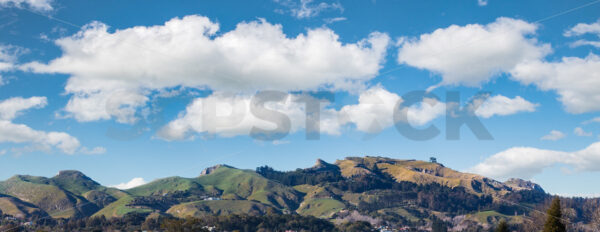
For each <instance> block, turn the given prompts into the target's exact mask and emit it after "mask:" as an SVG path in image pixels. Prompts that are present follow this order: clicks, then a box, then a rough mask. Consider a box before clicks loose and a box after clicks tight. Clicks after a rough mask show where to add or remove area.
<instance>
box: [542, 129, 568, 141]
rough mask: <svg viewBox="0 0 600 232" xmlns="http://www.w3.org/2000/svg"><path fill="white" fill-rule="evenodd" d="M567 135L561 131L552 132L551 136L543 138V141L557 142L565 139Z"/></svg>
mask: <svg viewBox="0 0 600 232" xmlns="http://www.w3.org/2000/svg"><path fill="white" fill-rule="evenodd" d="M565 136H566V135H565V134H564V133H562V132H560V131H557V130H552V131H550V133H549V134H547V135H544V136H542V138H540V139H541V140H551V141H556V140H559V139H563V138H564V137H565Z"/></svg>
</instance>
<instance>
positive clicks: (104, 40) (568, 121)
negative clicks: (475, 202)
mask: <svg viewBox="0 0 600 232" xmlns="http://www.w3.org/2000/svg"><path fill="white" fill-rule="evenodd" d="M598 12H600V2H599V1H583V0H582V1H579V0H577V1H528V2H526V3H524V2H523V1H496V0H489V1H485V2H483V1H477V0H473V1H470V0H469V1H459V2H449V1H402V2H400V1H347V2H346V1H344V2H341V1H340V2H336V1H326V2H323V1H318V0H313V1H293V0H277V1H271V0H265V1H257V2H255V3H254V4H248V5H246V4H245V2H238V1H176V2H172V1H102V2H100V1H15V0H4V1H0V35H1V36H0V48H1V50H0V76H1V79H0V80H1V81H0V83H2V84H1V85H0V110H1V111H0V163H1V168H0V179H6V178H8V177H10V176H12V175H14V174H30V175H41V176H52V175H54V174H56V173H57V172H58V171H59V170H65V169H76V170H80V171H82V172H84V173H85V174H87V175H88V176H90V177H92V178H93V179H95V180H97V181H99V182H100V183H102V184H105V185H116V184H119V183H127V182H129V181H130V180H132V179H133V178H143V179H144V180H145V181H151V180H153V179H156V178H160V177H165V176H173V175H178V176H196V175H198V174H199V173H200V171H201V170H202V169H203V168H205V167H208V166H212V165H214V164H219V163H226V164H229V165H233V166H235V167H239V168H248V169H253V168H255V167H257V166H261V165H269V166H273V167H275V168H276V169H282V170H291V169H295V168H298V167H309V166H311V165H312V164H313V163H314V162H315V160H316V159H317V158H321V159H324V160H326V161H329V162H334V161H335V160H336V159H342V158H344V157H346V156H364V155H371V156H388V157H393V158H399V159H422V160H427V159H428V158H429V157H430V156H435V157H437V158H438V161H440V162H442V163H444V165H446V166H448V167H451V168H453V169H457V170H461V171H470V172H475V173H479V174H482V175H486V176H491V177H494V178H498V179H500V180H504V179H506V178H509V177H520V178H524V179H531V180H533V181H535V182H537V183H539V184H541V185H542V186H543V187H544V188H545V189H546V190H547V191H549V192H551V193H558V194H565V195H586V196H590V195H596V194H598V193H600V186H596V185H589V184H588V183H591V182H593V181H594V180H596V179H597V178H598V177H599V175H600V173H599V172H598V171H600V169H599V168H598V167H600V143H598V144H596V143H597V142H598V139H599V135H600V133H598V132H599V129H600V114H598V111H600V91H599V90H600V58H599V57H598V56H597V54H598V53H599V49H600V43H599V42H598V41H600V21H599V20H600V14H598ZM426 89H427V90H430V91H431V92H430V94H432V95H435V96H437V98H438V99H437V100H433V98H426V99H425V100H426V101H424V102H422V103H418V104H415V105H412V106H406V108H404V109H401V108H398V109H396V110H400V112H408V113H407V115H408V122H409V123H410V124H411V125H413V126H414V127H415V128H418V129H422V128H425V127H428V126H430V125H433V126H435V127H437V128H439V130H440V134H439V135H437V136H435V137H433V138H431V139H427V140H424V141H416V140H412V139H410V138H407V137H406V136H404V135H403V134H402V133H401V132H399V131H398V130H397V129H396V128H395V127H394V124H396V123H406V122H404V121H402V120H400V121H398V120H397V119H394V118H393V110H394V109H395V106H396V103H402V102H404V101H405V100H406V97H405V96H404V95H405V94H407V93H411V92H412V91H424V90H426ZM264 90H276V91H278V92H279V93H281V94H283V95H284V96H285V99H287V100H286V101H285V102H280V103H276V102H272V103H273V104H271V105H269V104H267V108H270V109H274V110H275V111H277V112H280V113H283V114H285V115H286V116H287V118H289V120H290V122H291V126H290V129H289V130H284V131H283V132H289V134H287V135H286V136H285V137H283V138H280V139H278V140H277V141H272V140H269V141H264V140H260V139H256V137H255V136H251V135H250V133H249V131H250V130H251V128H252V127H258V128H261V129H267V130H272V129H273V128H274V127H273V125H274V124H273V123H269V122H268V121H265V120H261V118H260V117H256V116H254V115H253V114H252V113H251V112H250V111H248V106H249V103H250V102H251V100H252V99H253V96H255V94H256V93H257V92H261V91H264ZM314 91H329V92H330V93H331V94H332V95H333V96H334V100H333V101H332V102H330V103H329V104H323V105H322V108H321V119H322V120H321V121H320V127H321V136H320V139H318V140H309V139H307V138H306V136H305V132H306V128H305V121H306V119H305V116H304V115H305V113H306V108H305V107H304V106H303V105H302V104H299V103H297V102H294V100H295V99H299V98H301V97H303V96H304V97H306V96H308V97H311V99H318V98H322V96H321V95H318V94H311V93H313V92H314ZM448 92H458V93H459V94H460V97H461V102H460V105H461V106H464V107H467V108H468V106H469V104H471V103H469V99H472V98H473V97H474V96H475V95H476V94H477V93H479V92H487V93H489V95H488V98H485V99H482V101H481V102H480V103H482V104H481V106H479V108H473V109H474V110H473V111H472V113H474V114H475V115H476V116H478V118H479V120H480V121H481V123H482V124H483V125H484V127H485V128H486V129H487V131H488V132H489V133H490V134H491V135H492V137H493V139H491V140H481V139H478V138H477V137H476V136H475V135H474V133H473V132H472V131H471V130H470V129H469V128H468V127H467V126H464V125H463V126H462V127H461V130H460V134H461V137H460V139H458V140H450V139H447V138H446V134H447V133H446V122H447V117H452V116H450V115H448V116H447V115H446V112H447V110H448V109H449V110H450V111H452V110H453V109H456V108H453V107H454V105H453V104H452V103H453V102H451V101H449V100H448V99H446V94H447V93H448ZM429 97H431V95H430V96H429ZM210 103H214V104H216V106H215V108H214V109H216V114H215V116H218V117H216V118H205V116H206V115H208V114H207V113H206V112H208V111H207V109H208V108H207V107H206V106H207V105H210ZM402 106H403V105H400V107H402ZM211 109H212V108H211ZM236 109H237V110H239V112H238V111H236ZM402 110H406V111H402ZM205 111H206V112H205ZM230 111H231V112H238V113H239V115H238V116H240V115H241V116H240V117H231V116H230V117H224V116H223V115H228V114H229V113H230ZM208 113H209V114H210V113H215V112H208ZM269 114H271V115H269ZM272 114H273V113H272V112H271V113H269V112H267V117H270V116H272ZM233 116H235V115H233ZM219 117H221V119H219ZM263 119H264V117H263ZM219 120H221V121H219ZM223 120H225V121H223ZM228 120H229V121H228ZM231 120H233V121H235V122H232V121H231ZM236 120H237V121H236ZM271 121H272V120H271ZM223 123H225V124H223ZM552 131H554V132H552ZM278 132H282V131H278Z"/></svg>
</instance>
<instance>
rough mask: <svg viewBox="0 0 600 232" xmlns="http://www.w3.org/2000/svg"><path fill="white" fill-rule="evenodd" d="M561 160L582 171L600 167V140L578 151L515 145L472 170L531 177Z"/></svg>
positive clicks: (492, 174)
mask: <svg viewBox="0 0 600 232" xmlns="http://www.w3.org/2000/svg"><path fill="white" fill-rule="evenodd" d="M557 164H563V165H568V166H570V167H572V168H573V169H574V170H575V171H579V172H585V171H600V142H596V143H593V144H591V145H590V146H588V147H586V148H585V149H583V150H579V151H574V152H564V151H554V150H543V149H537V148H531V147H514V148H510V149H508V150H505V151H502V152H499V153H496V154H494V155H492V156H490V157H488V158H487V159H485V160H484V161H483V162H481V163H479V164H477V165H475V166H474V167H472V168H471V169H470V170H469V171H470V172H474V173H477V174H481V175H484V176H489V177H493V178H500V179H506V178H509V177H519V178H524V179H530V178H532V177H533V176H535V175H536V174H539V173H541V172H543V170H544V169H545V168H548V167H552V166H554V165H557Z"/></svg>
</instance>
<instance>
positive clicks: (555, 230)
mask: <svg viewBox="0 0 600 232" xmlns="http://www.w3.org/2000/svg"><path fill="white" fill-rule="evenodd" d="M547 213H548V217H547V219H546V223H545V224H544V232H565V231H567V228H566V226H565V224H564V223H563V222H562V212H561V211H560V199H558V197H555V198H554V200H552V204H551V205H550V208H549V209H548V211H547Z"/></svg>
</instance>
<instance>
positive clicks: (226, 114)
mask: <svg viewBox="0 0 600 232" xmlns="http://www.w3.org/2000/svg"><path fill="white" fill-rule="evenodd" d="M305 97H307V96H306V95H298V94H289V95H288V96H287V97H286V98H285V101H284V102H279V103H278V102H269V103H267V104H266V105H265V107H266V108H268V109H269V110H272V111H274V112H267V114H265V115H263V116H261V118H259V117H257V116H255V115H254V113H252V112H251V110H250V105H251V104H252V103H251V102H252V96H246V95H224V94H220V93H216V94H213V95H211V96H208V97H204V98H197V99H195V100H194V101H193V102H192V103H191V104H190V105H188V106H187V108H186V110H185V111H184V112H182V113H180V115H179V116H178V118H177V119H175V120H173V121H171V122H169V123H168V124H167V125H166V126H165V127H163V128H162V129H161V130H160V131H159V132H158V136H159V137H160V138H163V139H166V140H182V139H189V138H193V136H194V135H195V134H209V135H219V136H223V137H232V136H238V135H249V134H250V132H251V130H252V128H253V127H257V128H260V129H263V130H272V131H274V133H286V132H290V133H293V132H296V131H299V130H302V129H304V130H306V129H307V128H306V120H307V118H306V110H307V109H306V104H305V103H304V102H303V101H299V99H301V98H305ZM402 102H403V100H402V98H401V97H400V96H398V95H397V94H395V93H391V92H389V91H387V90H385V89H383V88H382V87H379V86H376V87H372V88H370V89H368V90H365V91H364V92H362V93H361V94H360V95H359V100H358V103H357V104H350V105H346V106H343V107H342V108H341V109H340V110H335V109H334V108H332V107H331V104H330V103H327V102H323V103H321V104H320V107H321V108H320V119H319V121H318V122H317V120H316V119H315V118H309V119H308V120H312V121H311V123H318V125H319V129H320V132H321V133H324V134H329V135H339V134H341V129H342V128H343V127H344V126H346V125H353V126H355V127H356V129H357V130H358V131H361V132H366V133H377V132H380V131H382V130H384V129H386V128H389V127H391V126H393V125H394V124H395V123H397V122H398V121H395V119H394V108H395V107H398V106H399V105H400V104H401V103H402ZM445 110H446V105H445V103H443V102H440V101H438V100H437V99H433V98H425V99H423V102H421V103H418V104H415V105H411V106H408V107H404V106H403V107H402V108H400V109H398V112H399V113H403V114H405V115H407V116H406V119H405V120H406V122H408V123H410V124H411V125H414V126H422V125H425V124H427V123H429V122H430V121H432V120H434V119H436V118H438V117H440V116H441V115H444V113H445ZM278 114H283V115H285V116H286V117H287V118H288V119H289V122H290V126H289V128H279V129H281V130H282V131H278V130H275V129H276V124H275V123H273V121H276V122H278V123H279V124H280V125H281V121H277V120H274V118H275V116H276V115H278ZM265 117H267V118H269V120H268V121H267V120H264V119H262V118H265ZM399 120H404V119H399ZM287 129H289V130H287ZM309 129H311V128H309ZM309 132H316V131H309Z"/></svg>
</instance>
